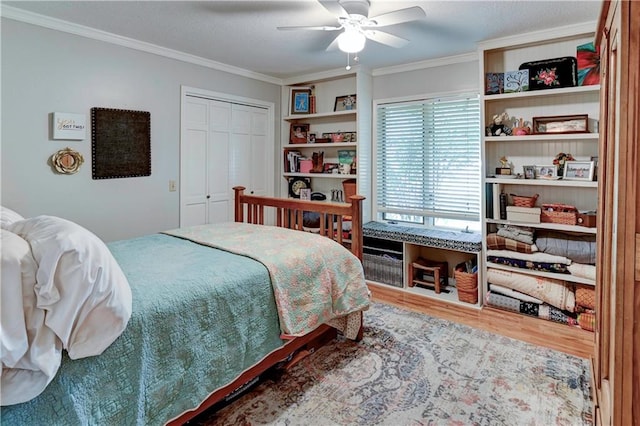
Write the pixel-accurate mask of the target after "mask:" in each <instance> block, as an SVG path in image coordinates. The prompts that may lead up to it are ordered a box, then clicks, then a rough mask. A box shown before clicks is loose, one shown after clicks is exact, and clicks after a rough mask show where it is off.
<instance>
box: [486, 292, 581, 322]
mask: <svg viewBox="0 0 640 426" xmlns="http://www.w3.org/2000/svg"><path fill="white" fill-rule="evenodd" d="M485 300H486V303H487V305H489V306H493V307H495V308H500V309H503V310H506V311H511V312H517V313H520V314H525V315H529V316H532V317H537V318H541V319H545V320H548V321H554V322H558V323H561V324H567V325H577V324H578V322H577V320H576V319H575V318H574V317H573V316H572V315H570V314H568V313H566V312H563V311H562V310H560V309H558V308H556V307H554V306H550V305H547V304H542V305H538V304H537V303H531V302H523V301H522V300H518V299H514V298H513V297H509V296H505V295H502V294H499V293H495V292H493V291H490V292H488V293H487V295H486V298H485Z"/></svg>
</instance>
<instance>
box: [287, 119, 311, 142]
mask: <svg viewBox="0 0 640 426" xmlns="http://www.w3.org/2000/svg"><path fill="white" fill-rule="evenodd" d="M308 135H309V124H308V123H291V126H290V131H289V142H290V143H292V144H301V143H307V142H308V139H307V138H308Z"/></svg>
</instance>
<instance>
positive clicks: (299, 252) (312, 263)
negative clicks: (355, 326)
mask: <svg viewBox="0 0 640 426" xmlns="http://www.w3.org/2000/svg"><path fill="white" fill-rule="evenodd" d="M165 233H166V234H169V235H173V236H176V237H179V238H184V239H188V240H191V241H193V242H196V243H199V244H203V245H207V246H210V247H215V248H218V249H222V250H225V251H229V252H232V253H236V254H240V255H244V256H247V257H250V258H252V259H255V260H257V261H259V262H261V263H262V264H264V265H265V266H266V267H267V269H268V270H269V274H270V276H271V282H272V285H273V291H274V295H275V298H276V305H277V307H278V315H279V317H280V327H281V329H282V333H283V334H284V335H285V336H301V335H304V334H307V333H309V332H310V331H313V330H314V329H316V328H317V327H318V326H320V325H321V324H323V323H326V322H330V321H331V320H333V319H335V318H339V317H344V316H346V315H348V314H350V313H353V312H359V311H362V310H364V309H367V308H368V306H369V303H370V295H369V290H368V288H367V286H366V283H365V279H364V272H363V269H362V264H361V262H360V260H359V259H358V258H357V257H356V256H354V255H353V254H352V253H351V252H350V251H349V250H347V249H346V248H345V247H343V246H342V245H340V244H338V243H336V242H335V241H333V240H331V239H329V238H327V237H323V236H320V235H316V234H312V233H307V232H300V231H294V230H290V229H286V228H280V227H275V226H264V225H252V224H247V223H235V222H231V223H222V224H215V225H198V226H192V227H186V228H179V229H174V230H170V231H166V232H165Z"/></svg>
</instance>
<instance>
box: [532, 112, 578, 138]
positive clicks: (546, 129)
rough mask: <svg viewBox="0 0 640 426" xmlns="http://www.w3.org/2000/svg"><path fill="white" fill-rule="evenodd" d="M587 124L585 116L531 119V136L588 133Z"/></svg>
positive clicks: (556, 116)
mask: <svg viewBox="0 0 640 426" xmlns="http://www.w3.org/2000/svg"><path fill="white" fill-rule="evenodd" d="M588 122H589V116H588V115H587V114H578V115H555V116H548V117H533V134H535V135H543V134H562V133H588V132H589V130H588V129H589V127H588Z"/></svg>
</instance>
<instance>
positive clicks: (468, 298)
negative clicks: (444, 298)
mask: <svg viewBox="0 0 640 426" xmlns="http://www.w3.org/2000/svg"><path fill="white" fill-rule="evenodd" d="M454 276H455V278H456V289H457V290H458V300H459V301H461V302H466V303H471V304H472V305H475V304H476V303H478V274H477V273H476V274H470V273H468V272H461V271H455V272H454Z"/></svg>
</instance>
